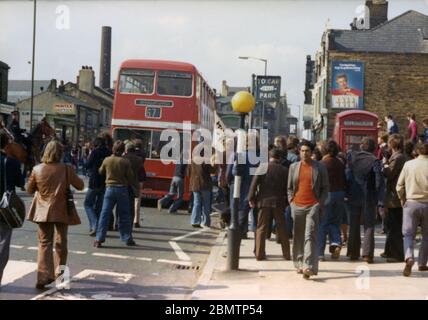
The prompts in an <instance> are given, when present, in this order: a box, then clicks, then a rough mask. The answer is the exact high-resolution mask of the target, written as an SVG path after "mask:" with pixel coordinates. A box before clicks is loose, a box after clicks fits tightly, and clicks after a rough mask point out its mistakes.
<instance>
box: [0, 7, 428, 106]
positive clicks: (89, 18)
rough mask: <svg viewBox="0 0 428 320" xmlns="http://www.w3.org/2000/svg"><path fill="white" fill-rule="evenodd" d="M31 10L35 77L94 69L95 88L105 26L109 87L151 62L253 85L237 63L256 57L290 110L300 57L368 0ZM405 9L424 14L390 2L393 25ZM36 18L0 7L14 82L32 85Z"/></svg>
mask: <svg viewBox="0 0 428 320" xmlns="http://www.w3.org/2000/svg"><path fill="white" fill-rule="evenodd" d="M37 3H38V7H37V9H38V10H37V40H36V42H37V43H36V75H35V78H36V79H39V80H49V79H52V78H56V79H58V80H64V81H65V82H67V81H75V79H76V75H77V73H78V70H79V68H80V67H81V66H82V65H91V66H93V67H94V69H95V72H96V78H97V80H96V81H97V84H98V78H99V74H98V72H99V56H100V42H101V40H100V34H101V26H103V25H108V26H111V27H112V80H113V79H115V78H116V76H117V71H118V68H119V65H120V63H121V62H122V61H123V60H125V59H129V58H150V59H167V60H178V61H185V62H190V63H192V64H194V65H195V66H196V67H197V68H198V69H199V70H200V71H201V72H202V74H203V75H204V76H205V78H206V79H207V81H208V83H209V84H210V85H211V86H212V87H214V88H216V89H217V90H219V89H220V87H221V81H222V80H227V82H228V84H229V85H232V86H249V85H250V83H251V74H252V73H256V74H263V73H264V64H263V62H260V61H251V60H239V59H238V56H254V57H260V58H264V59H267V60H268V74H271V75H279V76H281V77H282V92H286V94H287V96H288V100H289V103H290V104H294V105H302V104H303V100H304V97H303V89H304V81H305V61H306V55H307V54H311V55H314V54H315V52H316V50H317V49H318V48H319V45H320V39H321V35H322V33H323V31H324V30H325V27H326V23H327V21H328V20H329V22H328V25H329V27H330V28H337V29H349V23H350V22H351V21H352V19H353V17H355V16H357V15H358V12H357V11H358V7H359V6H360V5H361V4H363V3H364V0H340V1H339V0H312V1H309V0H278V1H263V0H261V1H245V0H232V1H207V0H202V1H180V0H175V1H162V0H158V1H102V0H98V1H54V0H52V1H47V0H45V1H43V0H38V2H37ZM61 5H65V6H66V8H67V10H69V14H70V15H69V25H67V19H65V20H64V19H62V18H63V17H64V15H61V13H63V12H64V11H63V7H60V6H61ZM57 10H60V11H61V12H59V13H57ZM407 10H416V11H419V12H421V13H424V14H427V15H428V0H390V1H389V19H391V18H394V17H395V16H397V15H399V14H401V13H403V12H405V11H407ZM32 16H33V3H32V1H27V0H25V1H2V0H0V60H1V61H3V62H6V63H7V64H9V66H10V67H11V69H10V74H9V78H10V79H31V65H30V64H28V61H29V60H31V53H32V23H33V18H32ZM294 111H296V108H295V110H294Z"/></svg>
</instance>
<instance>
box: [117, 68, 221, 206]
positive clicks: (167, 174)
mask: <svg viewBox="0 0 428 320" xmlns="http://www.w3.org/2000/svg"><path fill="white" fill-rule="evenodd" d="M214 112H215V92H214V90H212V89H211V88H210V87H209V86H208V84H207V83H206V81H205V80H204V78H203V77H202V76H201V74H200V72H199V71H198V70H197V69H196V67H195V66H193V65H192V64H189V63H184V62H176V61H162V60H127V61H124V62H123V63H122V65H121V66H120V70H119V74H118V78H117V83H116V88H115V98H114V104H113V116H112V134H113V137H114V138H115V139H120V140H126V139H141V140H142V141H143V146H144V150H145V151H146V162H145V169H146V173H147V179H146V181H145V182H144V186H143V190H142V197H143V198H149V199H158V198H160V197H162V196H164V195H165V194H167V193H168V191H169V186H170V182H171V179H172V176H173V175H174V168H175V165H174V164H172V163H171V164H164V163H162V161H161V160H160V150H161V148H162V146H164V145H165V144H166V143H167V142H165V141H160V135H161V132H162V130H165V129H175V130H177V131H178V132H182V131H183V122H184V121H188V122H191V128H190V129H191V130H192V133H193V131H194V130H196V129H199V128H205V129H208V130H210V131H212V130H213V126H214ZM186 130H187V129H186ZM181 141H182V139H181ZM189 196H190V193H189V183H188V179H187V178H186V180H185V192H184V200H186V201H188V200H189Z"/></svg>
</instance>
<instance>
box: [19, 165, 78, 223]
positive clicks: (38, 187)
mask: <svg viewBox="0 0 428 320" xmlns="http://www.w3.org/2000/svg"><path fill="white" fill-rule="evenodd" d="M66 169H67V171H68V182H67V176H66ZM67 183H69V184H70V185H72V186H73V187H75V188H76V189H78V190H83V187H84V184H83V180H82V179H80V178H79V177H78V176H77V175H76V173H75V172H74V170H73V168H72V167H70V166H66V165H65V164H62V163H50V164H45V163H42V164H39V165H38V166H35V167H34V168H33V171H32V172H31V176H30V179H29V180H28V186H27V191H28V192H29V193H34V192H35V195H34V198H33V201H32V203H31V207H30V211H29V213H28V217H27V219H28V220H29V221H32V222H35V223H39V222H56V223H65V224H68V225H76V224H80V219H79V216H78V215H77V212H74V213H73V214H72V215H70V216H69V215H68V214H67Z"/></svg>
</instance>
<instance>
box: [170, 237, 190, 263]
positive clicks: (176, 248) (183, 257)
mask: <svg viewBox="0 0 428 320" xmlns="http://www.w3.org/2000/svg"><path fill="white" fill-rule="evenodd" d="M169 244H170V245H171V247H172V248H173V249H174V252H175V254H176V255H177V257H178V259H180V260H184V261H190V257H189V256H188V255H187V254H186V253H184V251H183V249H181V248H180V246H179V245H178V244H177V242H175V241H169Z"/></svg>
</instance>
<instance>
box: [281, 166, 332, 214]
mask: <svg viewBox="0 0 428 320" xmlns="http://www.w3.org/2000/svg"><path fill="white" fill-rule="evenodd" d="M301 164H302V162H301V161H299V162H295V163H293V164H292V165H291V166H290V171H289V172H288V201H289V202H290V203H291V202H292V201H293V199H294V195H295V194H296V192H297V189H298V188H299V174H300V166H301ZM312 191H313V193H314V196H315V198H316V199H317V200H318V202H319V204H320V205H321V206H323V205H324V203H325V201H326V200H327V197H328V191H329V182H328V173H327V169H326V167H325V166H324V165H323V164H322V163H321V162H318V161H315V160H312Z"/></svg>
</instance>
